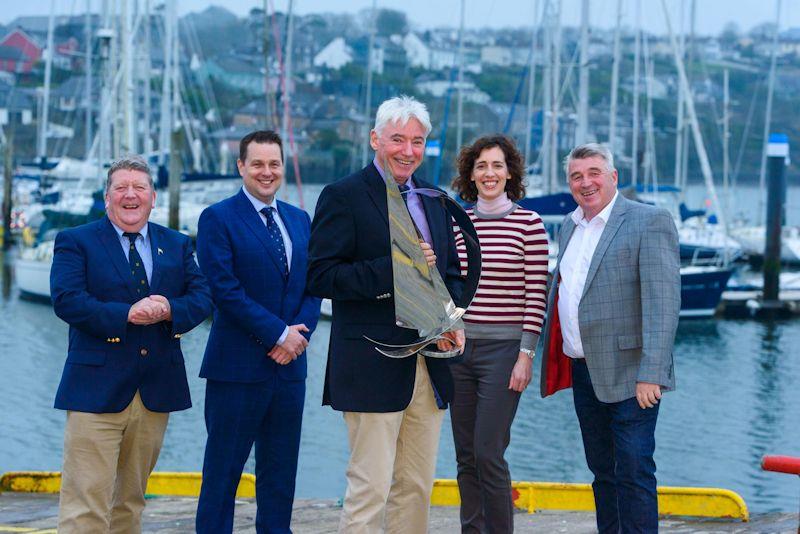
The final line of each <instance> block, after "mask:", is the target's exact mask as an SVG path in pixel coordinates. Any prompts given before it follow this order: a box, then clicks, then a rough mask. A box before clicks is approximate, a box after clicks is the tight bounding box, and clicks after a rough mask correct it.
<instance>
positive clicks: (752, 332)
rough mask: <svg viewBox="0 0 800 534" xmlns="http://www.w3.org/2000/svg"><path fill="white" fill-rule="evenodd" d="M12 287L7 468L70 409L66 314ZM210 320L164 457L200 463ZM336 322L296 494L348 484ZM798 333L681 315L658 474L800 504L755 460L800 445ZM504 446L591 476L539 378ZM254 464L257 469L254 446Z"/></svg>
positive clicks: (517, 474)
mask: <svg viewBox="0 0 800 534" xmlns="http://www.w3.org/2000/svg"><path fill="white" fill-rule="evenodd" d="M4 281H5V282H6V283H7V279H6V280H4ZM7 287H8V286H7ZM9 289H10V291H9V296H8V297H6V298H3V299H2V300H1V301H0V316H1V317H3V321H0V354H2V357H0V380H1V381H2V387H0V414H2V416H1V417H0V422H1V423H2V438H0V472H6V471H11V470H59V469H60V463H61V452H62V439H63V434H62V433H63V424H64V413H63V412H61V411H58V410H54V409H53V408H52V403H53V396H54V394H55V390H56V387H57V385H58V381H59V378H60V374H61V369H62V366H63V362H64V358H65V354H66V342H67V326H66V325H65V324H64V323H63V322H62V321H61V320H59V319H58V318H57V317H56V316H55V315H54V313H53V310H52V308H51V307H50V306H49V305H47V304H42V303H38V302H30V301H26V300H21V299H19V298H18V296H17V295H16V290H15V288H14V287H13V284H12V285H11V286H10V287H9ZM209 326H210V325H209V323H208V322H206V323H204V324H202V325H201V326H200V327H198V328H197V329H195V330H194V331H193V332H191V333H189V334H188V335H186V336H184V337H183V347H184V354H185V355H186V367H187V371H188V374H189V382H190V386H191V390H192V399H193V402H194V407H193V408H191V409H190V410H187V411H184V412H179V413H175V414H173V415H172V416H171V419H170V424H169V428H168V430H167V435H166V439H165V443H164V448H163V451H162V453H161V458H160V459H159V462H158V466H157V469H158V470H164V471H167V470H169V471H199V470H200V469H201V467H202V461H203V447H204V444H205V434H206V433H205V426H204V423H203V410H202V406H203V397H204V381H202V380H200V379H199V378H198V377H197V374H198V371H199V367H200V361H201V358H202V354H203V349H204V347H205V341H206V338H207V336H208V331H209ZM329 327H330V325H329V323H328V322H326V321H323V322H321V323H320V326H319V328H318V329H317V332H316V334H315V335H314V338H313V339H312V342H311V345H310V348H309V354H308V359H309V366H308V367H309V377H308V383H307V395H306V410H305V416H304V417H305V418H304V423H303V437H302V444H301V451H300V468H299V473H298V487H297V495H298V497H306V498H311V497H314V498H338V497H341V496H342V495H343V494H344V484H345V480H344V472H345V466H346V461H347V439H346V433H345V426H344V422H343V420H342V418H341V415H340V414H339V413H337V412H334V411H332V410H330V409H329V408H327V407H322V406H321V405H320V403H321V395H322V380H323V376H324V371H325V357H326V352H327V339H328V335H329ZM798 346H800V324H798V323H797V322H796V321H794V322H793V321H787V322H772V323H766V322H755V321H740V320H724V319H711V320H691V321H683V322H681V324H680V327H679V331H678V338H677V343H676V347H675V366H676V376H677V380H678V388H677V390H676V391H675V392H672V393H669V394H667V395H666V396H665V398H664V400H663V405H662V410H661V415H660V418H659V423H658V429H657V432H656V438H657V442H658V449H657V454H656V461H657V463H658V467H659V472H658V477H659V483H661V484H664V485H674V486H714V487H724V488H729V489H732V490H734V491H737V492H738V493H740V494H741V495H742V496H743V497H744V499H745V500H746V502H747V503H748V505H749V506H750V508H751V510H752V511H754V512H768V511H786V512H792V511H796V510H797V503H798V500H800V484H798V481H797V477H792V476H788V475H779V474H774V473H765V472H762V471H761V470H760V468H759V460H760V458H761V456H762V455H764V454H793V455H798V454H800V424H798V423H800V388H798V387H797V377H798V376H800V351H798V350H797V347H798ZM534 379H535V380H538V370H537V372H536V374H535V377H534ZM449 424H450V423H449V419H448V418H446V419H445V423H444V425H443V430H442V436H441V442H440V447H439V458H438V466H437V473H436V474H437V476H438V477H441V478H454V477H455V459H454V453H453V443H452V435H451V432H450V427H449ZM506 457H507V459H508V462H509V465H510V467H511V473H512V476H513V478H514V479H516V480H542V481H565V482H588V481H590V474H589V472H588V471H587V469H586V467H585V462H584V459H583V449H582V445H581V440H580V434H579V431H578V424H577V420H576V418H575V414H574V411H573V408H572V400H571V395H570V393H569V392H561V393H559V394H557V395H555V396H554V397H551V398H548V399H544V400H543V399H540V398H539V395H538V391H537V390H536V388H534V387H531V388H529V389H528V390H527V391H526V392H525V394H524V395H523V397H522V401H521V403H520V407H519V411H518V413H517V418H516V420H515V422H514V426H513V428H512V442H511V446H510V447H509V450H508V453H507V455H506ZM246 469H247V470H248V471H250V472H252V471H253V464H252V458H251V459H250V461H249V462H248V465H247V466H246Z"/></svg>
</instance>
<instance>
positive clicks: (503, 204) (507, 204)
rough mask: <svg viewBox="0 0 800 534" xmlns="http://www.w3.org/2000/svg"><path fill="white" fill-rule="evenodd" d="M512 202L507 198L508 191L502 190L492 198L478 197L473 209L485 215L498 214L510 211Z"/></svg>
mask: <svg viewBox="0 0 800 534" xmlns="http://www.w3.org/2000/svg"><path fill="white" fill-rule="evenodd" d="M513 206H514V203H513V202H511V199H509V198H508V193H506V192H505V191H503V194H502V195H500V196H498V197H497V198H495V199H492V200H486V199H483V198H481V197H480V196H479V197H478V202H477V203H476V204H475V209H476V210H477V211H479V212H480V213H483V214H485V215H499V214H501V213H507V212H509V211H511V209H512V207H513Z"/></svg>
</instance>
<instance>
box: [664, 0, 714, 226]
mask: <svg viewBox="0 0 800 534" xmlns="http://www.w3.org/2000/svg"><path fill="white" fill-rule="evenodd" d="M661 8H662V10H663V11H664V19H665V21H666V23H667V32H668V33H669V39H670V44H671V46H672V54H673V57H674V59H675V66H676V68H677V69H678V81H679V83H680V84H681V85H683V90H684V93H685V94H686V112H687V114H688V119H689V125H690V126H691V129H692V139H693V140H694V145H695V148H696V150H697V159H698V160H700V170H701V172H702V173H703V179H704V180H705V184H706V189H707V190H708V192H709V195H710V196H711V202H712V204H713V206H714V207H715V209H716V214H717V219H718V220H719V223H720V225H721V226H722V227H723V228H724V229H725V235H728V224H727V217H726V214H725V210H723V208H722V206H721V205H720V203H719V197H717V189H716V187H715V186H714V175H713V174H712V172H711V165H710V164H709V161H708V153H707V152H706V146H705V144H704V143H703V134H702V133H701V132H700V123H699V122H698V120H697V113H696V112H695V109H694V99H693V98H692V93H691V91H690V89H689V80H688V78H687V77H686V69H685V67H684V65H683V59H682V58H681V56H680V53H679V51H678V42H677V40H676V39H675V34H674V33H673V32H672V23H671V22H670V16H669V10H667V3H666V1H665V0H661Z"/></svg>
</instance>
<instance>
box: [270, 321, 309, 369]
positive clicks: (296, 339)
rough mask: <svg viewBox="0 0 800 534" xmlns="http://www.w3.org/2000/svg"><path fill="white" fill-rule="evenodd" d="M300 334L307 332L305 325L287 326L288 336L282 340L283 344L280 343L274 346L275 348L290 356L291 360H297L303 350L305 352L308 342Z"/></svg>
mask: <svg viewBox="0 0 800 534" xmlns="http://www.w3.org/2000/svg"><path fill="white" fill-rule="evenodd" d="M301 332H308V328H307V327H306V325H304V324H292V325H289V334H288V335H287V336H286V339H285V340H283V343H281V344H280V345H275V346H276V347H280V348H282V349H283V350H284V351H286V352H288V353H289V354H291V355H292V359H295V358H297V357H298V356H300V355H301V354H302V353H303V351H304V350H306V347H307V346H308V340H307V339H306V338H304V337H303V336H302V335H301V334H300V333H301ZM276 361H277V360H276ZM278 363H280V362H278ZM287 363H288V362H287Z"/></svg>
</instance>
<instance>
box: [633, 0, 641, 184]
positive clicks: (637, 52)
mask: <svg viewBox="0 0 800 534" xmlns="http://www.w3.org/2000/svg"><path fill="white" fill-rule="evenodd" d="M635 1H636V40H635V44H634V53H633V124H632V128H631V129H632V139H631V185H633V186H634V187H636V184H637V181H638V178H639V63H640V62H641V54H642V1H641V0H635Z"/></svg>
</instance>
